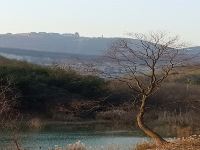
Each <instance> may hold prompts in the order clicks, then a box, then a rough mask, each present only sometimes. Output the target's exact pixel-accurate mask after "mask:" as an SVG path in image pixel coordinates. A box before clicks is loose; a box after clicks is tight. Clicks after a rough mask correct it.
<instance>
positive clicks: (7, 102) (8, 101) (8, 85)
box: [0, 79, 21, 150]
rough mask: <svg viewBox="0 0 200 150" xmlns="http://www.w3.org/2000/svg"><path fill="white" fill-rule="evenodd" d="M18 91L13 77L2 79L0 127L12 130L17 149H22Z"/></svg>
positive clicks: (0, 82)
mask: <svg viewBox="0 0 200 150" xmlns="http://www.w3.org/2000/svg"><path fill="white" fill-rule="evenodd" d="M18 97H19V95H18V93H17V92H16V91H15V86H14V83H13V82H12V80H11V79H0V128H1V129H3V128H6V129H9V130H11V132H12V135H11V138H12V140H13V142H14V144H15V146H16V149H17V150H20V149H21V148H20V145H19V143H18V139H19V138H18V134H17V131H18V125H17V122H18V121H19V119H20V118H21V117H20V113H19V111H18V110H17V109H16V107H17V98H18Z"/></svg>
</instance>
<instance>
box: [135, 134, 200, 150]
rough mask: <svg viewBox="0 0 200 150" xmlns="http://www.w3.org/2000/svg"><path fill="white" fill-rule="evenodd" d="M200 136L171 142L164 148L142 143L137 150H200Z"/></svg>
mask: <svg viewBox="0 0 200 150" xmlns="http://www.w3.org/2000/svg"><path fill="white" fill-rule="evenodd" d="M199 149H200V136H197V135H193V136H190V137H187V138H178V139H175V140H171V141H170V142H169V143H168V144H166V145H164V146H156V145H155V144H153V143H147V142H145V143H142V144H139V145H137V147H136V150H199Z"/></svg>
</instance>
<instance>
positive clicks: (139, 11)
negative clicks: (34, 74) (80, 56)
mask: <svg viewBox="0 0 200 150" xmlns="http://www.w3.org/2000/svg"><path fill="white" fill-rule="evenodd" d="M157 30H162V31H168V32H171V33H174V34H179V35H180V36H181V37H183V38H184V40H186V41H188V42H191V43H192V44H195V45H200V0H0V33H7V32H12V33H22V32H31V31H35V32H38V31H45V32H60V33H74V32H76V31H77V32H79V33H80V35H82V36H101V35H102V34H103V35H104V36H106V37H111V36H124V34H126V33H128V32H148V31H157Z"/></svg>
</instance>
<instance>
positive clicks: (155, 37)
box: [107, 33, 184, 145]
mask: <svg viewBox="0 0 200 150" xmlns="http://www.w3.org/2000/svg"><path fill="white" fill-rule="evenodd" d="M131 36H132V37H133V35H131ZM134 37H136V39H137V42H135V40H133V39H120V40H118V41H117V42H115V43H113V45H112V47H111V49H110V50H109V51H108V54H107V56H108V57H109V58H110V59H111V64H112V65H114V64H115V67H119V68H120V70H121V73H118V75H116V74H111V75H110V77H111V78H115V79H117V80H119V81H122V82H125V83H126V84H127V85H128V87H129V88H130V89H131V90H132V91H133V92H137V93H138V95H139V104H140V107H139V112H138V114H137V124H138V126H139V128H140V129H141V130H142V131H143V132H144V133H145V134H146V135H148V136H149V137H151V138H152V139H153V140H154V141H155V143H156V144H157V145H161V144H165V143H166V141H165V140H164V139H163V138H162V137H161V136H160V135H159V134H158V133H156V132H154V131H153V130H151V129H150V128H149V127H148V126H147V125H146V124H145V123H144V114H145V112H146V109H145V108H146V104H147V101H148V98H149V97H150V96H151V95H152V94H154V93H155V92H156V91H157V90H158V89H159V88H160V86H161V84H162V83H163V81H164V80H165V79H166V78H167V77H168V76H169V75H170V72H171V71H172V70H173V69H174V67H175V66H178V65H180V64H181V62H182V60H183V59H184V56H183V55H182V54H183V53H182V50H183V49H182V48H183V45H182V44H179V40H178V37H177V36H175V37H170V36H169V35H167V34H165V33H149V34H146V35H145V34H135V35H134ZM119 68H118V69H119ZM122 74H123V76H122Z"/></svg>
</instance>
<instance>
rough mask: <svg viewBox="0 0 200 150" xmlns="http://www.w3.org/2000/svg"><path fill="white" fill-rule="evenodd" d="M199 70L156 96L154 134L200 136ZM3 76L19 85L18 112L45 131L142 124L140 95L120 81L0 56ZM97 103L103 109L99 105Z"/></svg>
mask: <svg viewBox="0 0 200 150" xmlns="http://www.w3.org/2000/svg"><path fill="white" fill-rule="evenodd" d="M199 70H200V67H199V66H198V65H197V66H194V65H193V66H187V67H180V68H177V70H175V71H174V72H172V74H170V76H169V78H168V80H166V81H165V82H164V84H163V86H162V87H161V88H160V90H159V91H158V92H157V93H155V94H154V95H153V96H151V97H150V99H151V101H149V102H148V104H147V111H148V113H147V114H146V115H145V120H146V122H147V124H148V125H149V126H150V127H151V128H152V129H153V130H154V131H156V132H158V133H159V134H161V135H164V136H165V137H172V136H173V137H174V136H175V137H178V136H179V137H183V136H184V137H189V136H190V135H192V134H196V133H199V123H200V117H199V112H200V109H199V108H200V103H199V98H200V88H199V86H200V85H199V84H200V71H199ZM0 78H1V79H2V80H3V81H6V80H8V79H9V80H12V82H13V83H14V88H13V90H14V92H15V93H17V95H18V96H17V100H18V101H17V102H18V104H17V105H16V109H18V111H20V114H22V115H23V120H24V121H26V122H28V126H30V127H31V128H35V127H36V128H41V127H42V125H43V124H41V122H43V120H47V121H49V122H51V121H61V122H63V121H65V122H66V121H67V122H82V121H88V120H95V121H100V122H101V121H108V122H109V123H110V124H113V125H114V126H115V127H116V129H117V128H118V129H120V128H121V127H125V126H127V127H132V126H133V125H134V126H136V124H135V122H134V121H133V120H134V117H135V116H136V113H137V111H138V110H137V108H138V104H137V103H138V101H137V98H136V99H135V101H134V103H131V102H130V100H132V98H133V97H134V98H135V97H136V96H135V95H134V94H132V93H131V92H130V90H129V88H128V87H127V86H126V84H122V83H120V82H118V81H114V80H111V81H105V80H104V79H101V78H99V77H96V76H83V75H80V74H79V73H77V72H75V71H73V70H67V71H66V70H61V69H57V68H50V67H42V66H38V65H33V64H29V63H27V62H21V61H15V60H9V59H5V58H3V57H1V58H0ZM11 100H12V99H11ZM99 102H101V103H99ZM97 104H98V106H99V107H94V106H96V105H97ZM149 107H151V108H153V109H148V108H149ZM94 108H95V109H94ZM88 110H90V111H88ZM85 118H87V120H86V119H85ZM163 129H165V133H163ZM166 132H167V133H168V134H167V135H166ZM198 143H199V137H194V136H193V137H189V138H186V139H177V140H176V141H175V144H169V145H166V146H167V147H165V148H168V149H170V148H171V149H172V147H173V148H174V149H175V150H176V148H177V147H180V145H184V148H187V147H188V149H189V148H190V149H192V148H193V149H198V148H199V147H198ZM143 147H146V148H147V147H149V148H152V150H153V149H156V147H155V145H153V144H151V143H143V144H141V145H138V147H137V149H138V150H142V148H143ZM109 148H112V146H111V147H109ZM115 148H116V147H115ZM157 149H158V148H157ZM177 149H178V148H177Z"/></svg>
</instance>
